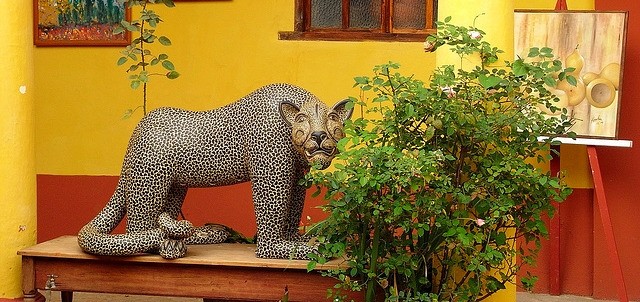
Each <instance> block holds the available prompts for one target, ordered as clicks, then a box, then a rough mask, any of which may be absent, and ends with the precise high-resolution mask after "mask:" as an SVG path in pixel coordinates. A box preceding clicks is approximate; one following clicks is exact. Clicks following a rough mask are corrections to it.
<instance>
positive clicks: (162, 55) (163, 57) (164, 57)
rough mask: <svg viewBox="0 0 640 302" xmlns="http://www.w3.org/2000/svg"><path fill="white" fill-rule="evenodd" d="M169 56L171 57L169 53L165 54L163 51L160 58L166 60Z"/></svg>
mask: <svg viewBox="0 0 640 302" xmlns="http://www.w3.org/2000/svg"><path fill="white" fill-rule="evenodd" d="M168 58H169V56H168V55H166V54H163V53H161V54H159V55H158V60H166V59H168Z"/></svg>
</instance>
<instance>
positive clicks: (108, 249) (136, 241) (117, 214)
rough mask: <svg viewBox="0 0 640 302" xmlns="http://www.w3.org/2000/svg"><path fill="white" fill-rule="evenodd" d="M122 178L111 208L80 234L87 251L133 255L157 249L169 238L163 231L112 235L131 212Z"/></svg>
mask: <svg viewBox="0 0 640 302" xmlns="http://www.w3.org/2000/svg"><path fill="white" fill-rule="evenodd" d="M124 195H125V194H124V189H123V184H122V179H120V181H119V182H118V186H117V188H116V191H115V192H114V193H113V196H112V197H111V199H110V200H109V202H108V203H107V205H106V206H105V207H104V208H103V209H102V211H100V213H98V215H96V217H95V218H93V219H92V220H91V221H90V222H89V223H87V224H86V225H85V226H84V227H82V229H81V230H80V232H79V233H78V244H79V245H80V248H82V250H83V251H85V252H87V253H90V254H96V255H133V254H137V253H144V252H148V251H151V250H152V249H154V248H157V247H158V245H159V244H160V242H162V240H164V239H165V238H166V237H167V235H166V232H165V231H163V230H162V229H161V228H155V229H152V230H148V231H144V232H138V233H127V234H110V233H111V232H112V231H113V230H114V229H115V228H116V227H117V226H118V224H119V223H120V222H121V221H122V219H123V218H124V216H125V214H126V212H127V209H126V202H125V197H124Z"/></svg>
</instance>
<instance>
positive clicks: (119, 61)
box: [118, 57, 128, 66]
mask: <svg viewBox="0 0 640 302" xmlns="http://www.w3.org/2000/svg"><path fill="white" fill-rule="evenodd" d="M127 60H128V59H127V57H120V59H118V66H121V65H122V64H124V63H127Z"/></svg>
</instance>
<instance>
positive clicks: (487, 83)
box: [478, 75, 502, 89]
mask: <svg viewBox="0 0 640 302" xmlns="http://www.w3.org/2000/svg"><path fill="white" fill-rule="evenodd" d="M478 81H480V85H482V87H484V88H485V89H489V88H493V87H495V86H496V85H498V84H500V82H501V81H502V79H501V78H499V77H496V76H485V75H480V77H478Z"/></svg>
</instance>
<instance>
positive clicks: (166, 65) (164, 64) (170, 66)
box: [162, 60, 176, 71]
mask: <svg viewBox="0 0 640 302" xmlns="http://www.w3.org/2000/svg"><path fill="white" fill-rule="evenodd" d="M162 67H164V68H166V69H167V70H170V71H172V70H175V69H176V67H175V66H173V63H171V61H169V60H164V61H162Z"/></svg>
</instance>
